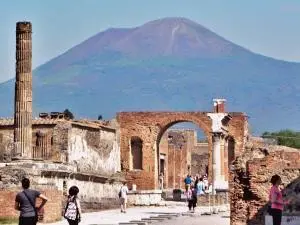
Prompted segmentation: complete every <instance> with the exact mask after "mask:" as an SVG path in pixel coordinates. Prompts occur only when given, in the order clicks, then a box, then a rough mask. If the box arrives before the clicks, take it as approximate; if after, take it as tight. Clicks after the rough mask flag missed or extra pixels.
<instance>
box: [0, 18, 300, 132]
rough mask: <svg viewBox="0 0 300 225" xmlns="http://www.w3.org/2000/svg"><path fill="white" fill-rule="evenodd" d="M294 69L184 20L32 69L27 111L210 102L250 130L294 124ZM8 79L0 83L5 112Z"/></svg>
mask: <svg viewBox="0 0 300 225" xmlns="http://www.w3.org/2000/svg"><path fill="white" fill-rule="evenodd" d="M299 74H300V64H298V63H290V62H284V61H280V60H275V59H272V58H268V57H265V56H262V55H258V54H255V53H252V52H250V51H248V50H247V49H245V48H242V47H241V46H238V45H235V44H233V43H231V42H230V41H227V40H225V39H224V38H222V37H220V36H218V35H217V34H215V33H213V32H211V31H210V30H208V29H206V28H204V27H203V26H201V25H199V24H197V23H195V22H192V21H190V20H188V19H185V18H165V19H161V20H156V21H151V22H149V23H146V24H144V25H142V26H140V27H136V28H128V29H116V28H111V29H108V30H106V31H104V32H100V33H98V34H96V35H95V36H93V37H91V38H90V39H88V40H86V41H84V42H82V43H81V44H79V45H77V46H75V47H73V48H71V49H70V50H68V51H67V52H65V53H64V54H62V55H60V56H58V57H56V58H54V59H52V60H50V61H49V62H48V63H46V64H44V65H41V66H40V67H38V68H37V69H36V70H35V71H34V80H33V82H34V93H33V95H34V96H33V97H34V109H35V112H40V111H57V110H60V111H61V110H64V109H65V108H69V109H70V110H71V111H72V112H74V114H75V115H77V116H78V117H93V118H97V116H98V114H102V115H103V116H104V118H107V117H113V116H114V115H115V113H116V112H117V111H125V110H199V111H204V110H210V109H211V105H212V103H211V100H212V98H214V97H224V98H226V99H227V100H228V104H227V105H228V107H227V108H228V110H230V111H244V112H246V113H247V114H248V115H249V116H250V122H251V125H252V126H253V131H255V132H261V131H264V130H275V129H280V128H287V127H288V128H294V129H298V128H299V125H300V119H299V113H298V109H299V106H300V101H299V100H300V94H298V93H299V89H300V77H299ZM13 89H14V87H13V81H12V80H11V81H8V82H6V83H3V84H1V85H0V100H1V102H2V105H3V108H1V114H2V115H3V116H8V115H12V110H13Z"/></svg>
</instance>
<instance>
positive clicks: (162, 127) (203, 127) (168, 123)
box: [156, 118, 211, 144]
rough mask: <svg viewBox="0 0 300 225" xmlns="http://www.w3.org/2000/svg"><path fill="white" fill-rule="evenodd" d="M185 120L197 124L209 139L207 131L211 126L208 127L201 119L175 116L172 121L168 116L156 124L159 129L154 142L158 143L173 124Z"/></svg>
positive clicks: (208, 131) (209, 130)
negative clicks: (165, 119)
mask: <svg viewBox="0 0 300 225" xmlns="http://www.w3.org/2000/svg"><path fill="white" fill-rule="evenodd" d="M185 122H189V123H193V124H195V125H197V126H198V127H199V128H200V129H201V130H202V131H203V132H204V134H205V136H206V137H207V139H209V136H210V135H209V133H210V132H211V127H209V126H208V125H207V124H205V123H203V122H201V120H200V121H199V120H197V119H195V118H190V119H178V118H175V119H174V120H173V121H172V119H170V118H168V120H167V121H164V122H163V123H161V124H157V125H159V127H160V131H159V132H158V135H157V138H156V142H157V144H159V142H160V140H161V138H162V136H163V134H164V133H165V132H166V131H167V130H168V129H169V128H170V127H172V126H174V125H175V124H178V123H185Z"/></svg>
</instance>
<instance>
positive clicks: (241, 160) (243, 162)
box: [230, 140, 300, 225]
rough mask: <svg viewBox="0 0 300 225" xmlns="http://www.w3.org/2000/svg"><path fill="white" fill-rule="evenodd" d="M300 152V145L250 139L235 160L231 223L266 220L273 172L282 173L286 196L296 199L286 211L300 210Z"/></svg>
mask: <svg viewBox="0 0 300 225" xmlns="http://www.w3.org/2000/svg"><path fill="white" fill-rule="evenodd" d="M299 162H300V152H299V150H298V149H293V148H288V147H284V146H277V145H269V144H264V143H259V142H256V141H254V142H253V141H252V140H250V141H249V142H247V145H246V148H245V151H244V152H243V153H242V154H241V155H240V156H238V157H237V158H236V160H235V161H234V163H233V167H234V168H233V170H232V172H231V176H232V177H233V179H232V182H231V188H230V192H231V220H230V221H231V225H246V224H247V225H261V224H265V221H264V218H265V217H264V216H265V214H266V211H267V204H268V200H269V197H268V194H269V190H270V188H271V184H270V179H271V177H272V175H274V174H278V175H280V176H281V177H282V181H283V183H284V185H285V189H284V191H283V194H284V196H286V198H288V199H292V202H291V203H290V204H289V205H288V206H287V207H286V208H285V211H284V212H285V213H286V212H299V211H300V197H299V193H300V191H299V190H300V188H299V187H300V181H299V177H300V163H299Z"/></svg>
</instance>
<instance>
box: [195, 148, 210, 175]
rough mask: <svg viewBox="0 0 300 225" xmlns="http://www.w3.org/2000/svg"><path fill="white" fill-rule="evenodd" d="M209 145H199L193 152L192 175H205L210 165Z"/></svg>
mask: <svg viewBox="0 0 300 225" xmlns="http://www.w3.org/2000/svg"><path fill="white" fill-rule="evenodd" d="M208 152H209V151H208V144H207V143H197V144H196V146H194V149H193V151H192V166H191V174H192V176H195V175H197V174H198V175H200V176H202V175H205V174H206V173H207V169H208V164H209V153H208Z"/></svg>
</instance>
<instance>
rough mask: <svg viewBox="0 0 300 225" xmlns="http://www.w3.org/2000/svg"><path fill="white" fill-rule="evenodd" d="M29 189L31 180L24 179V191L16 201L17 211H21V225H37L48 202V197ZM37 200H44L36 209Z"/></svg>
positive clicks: (18, 195)
mask: <svg viewBox="0 0 300 225" xmlns="http://www.w3.org/2000/svg"><path fill="white" fill-rule="evenodd" d="M29 187H30V181H29V179H28V178H23V179H22V188H23V191H21V192H19V193H18V194H17V196H16V201H15V209H16V210H19V211H20V217H19V225H36V224H37V222H38V213H39V212H40V211H41V210H42V208H43V206H44V205H45V204H46V202H47V201H48V199H47V197H46V196H44V195H43V194H41V193H40V192H38V191H36V190H32V189H29ZM37 198H40V199H42V203H41V204H40V206H39V207H36V199H37ZM2 207H5V206H2Z"/></svg>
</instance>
